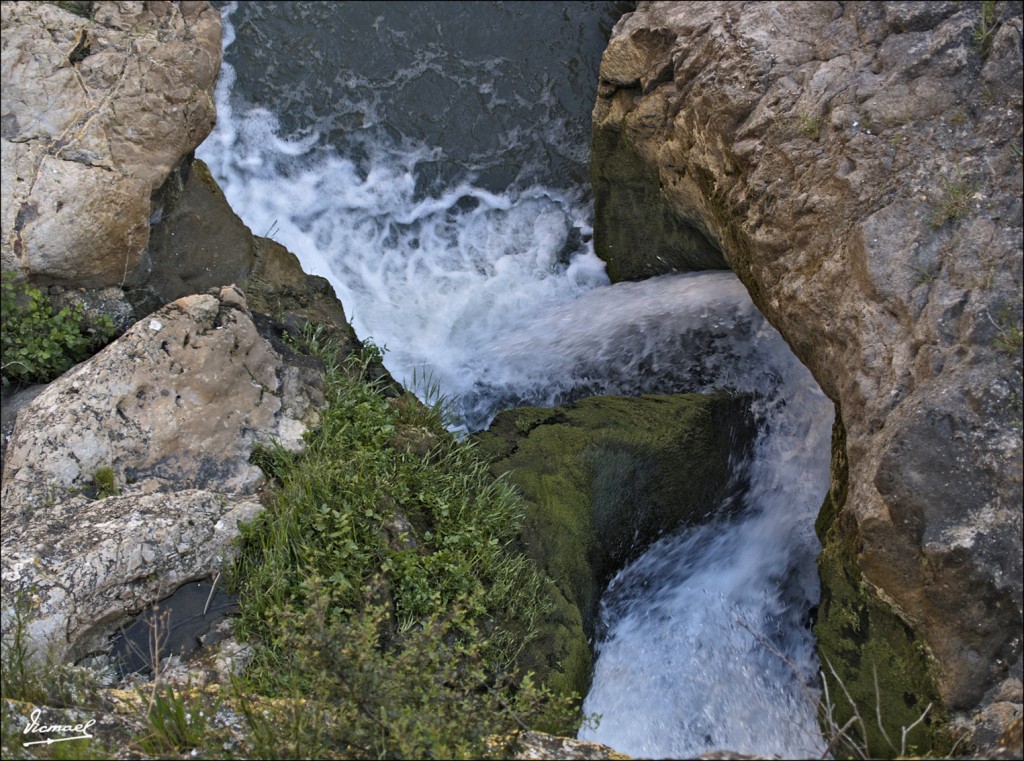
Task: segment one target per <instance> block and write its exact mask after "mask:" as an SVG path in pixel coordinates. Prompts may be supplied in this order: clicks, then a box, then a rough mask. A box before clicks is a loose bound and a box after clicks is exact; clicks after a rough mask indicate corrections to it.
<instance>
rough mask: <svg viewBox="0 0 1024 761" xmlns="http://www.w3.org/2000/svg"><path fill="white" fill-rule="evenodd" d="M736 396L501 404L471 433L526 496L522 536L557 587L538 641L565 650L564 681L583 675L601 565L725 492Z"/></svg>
mask: <svg viewBox="0 0 1024 761" xmlns="http://www.w3.org/2000/svg"><path fill="white" fill-rule="evenodd" d="M748 401H749V400H746V399H744V398H742V397H731V396H728V395H713V396H702V395H697V394H689V395H676V396H644V397H640V398H621V397H593V398H590V399H585V400H583V401H582V402H580V403H579V404H577V405H575V406H574V407H569V408H562V409H554V410H540V409H536V408H520V409H517V410H510V411H507V412H504V413H502V414H500V415H498V417H497V418H496V419H495V421H494V423H493V425H492V426H491V429H490V431H488V432H487V433H485V434H481V435H480V436H479V437H478V440H479V442H480V446H481V449H482V450H483V451H485V452H488V453H489V454H491V455H492V456H493V457H495V458H496V460H495V462H494V464H493V465H492V470H493V472H494V473H495V474H507V478H508V479H509V480H510V481H511V483H513V484H514V485H515V486H517V487H518V488H519V490H520V491H521V493H522V494H523V496H524V497H525V498H526V504H527V514H526V521H525V523H524V526H523V531H522V544H523V547H524V549H525V551H526V553H527V555H528V556H529V557H530V558H532V559H533V560H534V561H535V562H536V563H537V565H538V566H539V567H540V568H542V569H543V570H544V571H545V572H546V573H547V574H548V575H549V576H550V578H551V579H552V580H553V581H554V583H555V585H556V586H557V588H558V590H559V591H560V593H561V594H562V595H563V596H564V600H565V605H566V606H567V607H566V608H565V609H563V610H562V612H561V613H560V614H559V615H560V619H559V620H558V622H557V623H552V622H551V621H550V620H549V621H547V622H546V623H545V625H544V626H542V641H544V642H558V643H560V644H559V646H558V649H560V650H561V651H562V652H565V653H568V654H570V655H571V660H570V661H569V662H566V663H562V664H557V665H556V671H558V672H559V673H560V674H561V675H562V681H563V682H564V683H567V684H572V685H574V687H575V688H576V689H580V690H582V689H585V686H586V682H587V681H588V680H589V668H590V656H589V650H588V649H586V646H585V643H586V638H587V636H588V635H591V634H593V630H594V623H595V616H596V613H597V605H598V601H599V597H600V594H601V591H602V589H603V588H604V586H605V584H606V583H607V581H608V580H609V579H610V578H611V576H612V575H613V574H614V573H615V572H616V571H617V570H618V569H619V568H621V567H622V566H623V565H625V564H626V563H627V562H629V561H630V560H631V559H633V558H634V557H636V556H637V555H638V554H639V553H640V552H642V551H643V549H645V548H646V547H647V546H648V545H649V544H650V543H651V542H653V541H654V540H655V539H657V537H658V536H660V535H661V534H663V533H665V532H667V531H671V530H673V529H675V528H676V527H678V526H679V525H681V524H690V523H697V522H700V521H702V520H704V519H706V518H707V517H708V516H709V514H710V513H711V511H712V510H713V509H714V508H715V507H716V506H717V505H718V504H719V502H720V501H721V499H722V498H723V497H724V496H725V493H726V491H727V490H728V489H729V488H730V486H729V484H730V480H729V479H730V471H729V468H728V465H727V463H728V459H729V456H730V454H732V453H734V452H735V450H736V449H737V448H740V447H742V446H743V445H744V443H745V442H747V441H749V440H750V438H751V437H752V435H753V430H752V427H751V426H752V423H751V420H750V418H749V415H748V414H747V407H748ZM580 643H582V645H581V644H580ZM541 649H542V650H543V649H545V648H541Z"/></svg>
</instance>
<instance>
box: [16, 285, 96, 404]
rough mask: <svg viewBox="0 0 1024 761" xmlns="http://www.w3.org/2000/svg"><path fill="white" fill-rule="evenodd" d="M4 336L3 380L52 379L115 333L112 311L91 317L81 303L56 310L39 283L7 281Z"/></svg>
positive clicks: (44, 380) (37, 380)
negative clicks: (93, 320)
mask: <svg viewBox="0 0 1024 761" xmlns="http://www.w3.org/2000/svg"><path fill="white" fill-rule="evenodd" d="M2 312H3V317H2V321H0V334H2V336H0V342H2V344H3V366H2V368H3V374H2V377H3V383H4V384H5V385H6V384H7V383H8V382H9V381H10V380H15V381H21V382H24V383H48V382H49V381H52V380H53V379H54V378H57V377H58V376H60V375H61V374H62V373H64V372H66V371H67V370H69V369H70V368H71V367H72V366H73V365H75V364H77V363H79V362H81V361H83V360H85V359H88V358H89V357H90V356H92V354H94V353H95V352H96V351H97V350H98V349H99V348H101V347H102V346H103V345H104V344H105V343H106V342H107V341H108V340H109V339H110V338H111V336H113V334H114V324H113V321H112V320H111V319H110V318H109V317H106V316H104V317H102V318H100V319H99V320H96V321H95V322H90V321H89V320H88V319H87V318H86V317H85V314H84V310H83V309H82V307H81V305H75V306H74V307H70V306H65V307H62V308H61V309H59V310H58V311H56V312H54V310H53V305H52V304H51V303H50V300H49V299H48V298H47V297H46V296H44V295H43V294H42V292H41V291H40V290H39V289H38V288H32V287H30V286H28V285H22V286H21V287H20V288H15V286H14V285H13V284H11V283H9V282H5V283H4V284H3V288H2Z"/></svg>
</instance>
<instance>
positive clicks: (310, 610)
mask: <svg viewBox="0 0 1024 761" xmlns="http://www.w3.org/2000/svg"><path fill="white" fill-rule="evenodd" d="M302 342H303V343H304V344H305V348H306V349H307V350H308V351H311V352H312V353H314V354H315V355H316V356H319V357H320V358H321V359H322V360H323V361H324V363H325V366H326V367H327V377H326V389H327V394H326V395H327V399H328V405H327V407H326V408H325V409H324V410H323V411H322V413H321V424H320V427H319V429H318V430H317V431H315V432H314V433H312V434H310V435H309V436H308V437H307V444H306V450H305V452H304V453H303V454H301V455H298V456H297V455H293V454H290V453H288V452H286V451H284V450H283V449H280V448H273V447H268V448H264V449H262V450H261V451H260V453H259V454H258V456H257V458H256V462H258V463H259V464H260V465H261V467H263V468H264V469H265V470H266V471H267V472H268V473H269V474H270V475H271V476H272V477H273V479H274V482H275V488H274V494H273V496H272V497H271V500H270V504H269V506H268V510H267V511H266V512H265V513H264V514H263V516H261V518H260V519H258V520H257V521H256V522H255V523H254V524H253V525H252V526H250V527H249V528H248V529H247V530H246V531H245V533H244V539H245V543H244V547H243V552H242V554H241V557H240V560H239V562H238V564H237V566H236V567H235V569H234V576H235V583H236V585H237V587H238V588H239V591H240V595H241V596H240V606H241V611H242V617H241V620H240V621H239V625H238V631H239V633H240V634H241V635H242V636H243V637H245V638H247V639H249V640H250V641H253V642H257V643H259V646H258V647H257V649H256V653H255V657H254V660H253V663H252V665H251V667H250V669H249V671H248V673H247V675H246V677H245V679H246V685H247V686H246V691H247V692H248V693H257V694H269V695H276V696H279V697H283V698H289V699H298V698H299V697H304V698H309V699H314V700H316V701H317V702H318V705H320V706H321V707H322V710H323V711H324V715H325V716H330V717H334V718H333V719H332V720H331V721H326V724H325V726H327V725H329V726H332V727H335V728H336V729H334V730H330V732H329V735H330V738H329V741H330V747H333V748H342V749H344V750H342V753H343V755H346V756H353V757H371V756H372V757H380V756H381V755H387V756H391V757H445V758H448V757H466V756H474V755H479V754H480V753H482V752H483V745H482V743H483V738H485V737H489V736H491V735H494V734H497V733H500V732H503V731H504V732H508V731H510V730H512V729H514V728H515V727H517V726H520V724H519V722H520V721H521V722H523V723H524V724H527V723H529V725H530V726H533V727H535V728H536V727H537V725H538V723H543V724H545V725H546V726H548V727H551V728H560V729H563V730H566V731H572V730H574V729H575V726H576V725H577V723H578V704H577V702H576V701H578V697H577V696H564V697H556V696H554V695H552V694H551V693H549V692H548V691H546V690H545V689H543V688H542V687H539V686H536V685H534V684H533V681H532V679H526V678H525V677H523V676H522V675H518V674H517V672H516V670H515V666H514V664H515V659H516V657H517V655H518V653H519V651H520V649H521V648H522V646H523V644H524V643H525V642H527V641H529V639H530V638H531V637H533V636H534V635H535V631H536V628H537V626H536V622H537V619H538V616H539V615H541V613H542V612H543V610H544V605H545V603H544V600H543V598H542V595H541V592H540V589H541V584H540V576H539V574H538V572H537V571H536V569H535V568H534V567H533V566H532V565H531V564H530V563H529V561H528V560H527V559H526V558H525V557H524V556H523V555H522V554H519V553H516V552H513V551H512V550H511V549H510V547H509V545H510V543H511V542H512V541H513V540H514V539H515V538H516V536H517V534H518V531H519V526H520V522H521V520H522V516H523V505H522V502H521V500H520V499H519V497H518V496H517V495H516V494H515V493H514V491H513V490H512V489H511V487H510V486H509V485H508V484H506V483H505V482H504V481H495V480H493V478H491V476H490V475H489V472H488V469H487V465H486V462H485V461H484V460H483V459H482V458H481V457H480V456H479V455H478V454H477V451H476V449H475V446H473V445H470V444H468V443H460V442H459V441H457V440H456V439H455V438H454V437H453V436H452V435H451V434H450V433H449V432H448V431H447V430H445V427H444V424H443V410H444V404H443V402H442V401H441V400H434V402H435V403H433V404H431V405H430V406H424V405H421V404H419V403H418V402H417V401H416V400H415V399H412V398H411V397H408V396H407V397H397V398H395V397H390V398H389V397H385V396H384V395H382V394H381V393H380V383H379V382H368V381H367V378H366V376H367V373H368V372H372V370H371V367H372V366H373V365H374V364H375V363H376V362H379V358H380V353H379V351H378V350H377V349H376V348H375V347H372V346H369V347H367V348H366V350H365V351H363V352H362V353H359V354H355V355H352V356H350V357H348V358H346V359H345V360H344V361H341V362H339V361H338V359H337V351H336V346H335V344H334V342H333V341H332V340H331V339H330V337H329V335H328V334H327V333H326V332H324V331H318V330H317V329H315V328H308V329H307V330H306V331H304V333H303V337H302ZM410 426H413V427H417V428H425V429H429V433H430V435H431V436H432V437H434V438H435V439H436V441H437V443H436V445H435V446H433V447H432V449H431V451H430V456H429V457H424V456H422V455H421V454H417V453H415V452H411V451H408V449H407V448H405V447H402V446H401V445H400V444H399V442H400V440H401V437H402V431H403V430H406V429H408V428H409V427H410ZM261 721H262V720H261V719H259V718H258V717H255V718H254V723H253V725H252V727H251V732H252V733H253V736H254V737H255V736H263V737H264V739H265V740H269V739H270V738H269V737H268V736H267V735H268V733H267V732H265V731H263V729H261V728H260V726H257V725H258V724H260V722H261ZM275 721H279V722H283V723H285V724H287V723H288V722H289V721H290V720H289V719H288V717H287V716H283V717H280V718H279V720H275ZM264 729H265V728H264ZM325 731H326V730H325ZM285 734H287V733H285ZM307 739H308V738H307ZM261 742H264V741H261ZM325 742H327V740H325ZM267 750H268V749H267V747H265V744H264V747H263V748H262V750H261V752H267ZM299 753H302V754H306V755H310V754H312V755H316V749H313V748H310V747H309V746H308V744H305V745H304V744H302V743H300V742H299V738H296V739H295V741H294V742H292V741H289V744H288V745H287V747H284V748H279V749H278V751H276V752H275V754H284V755H292V754H299ZM272 755H273V754H272Z"/></svg>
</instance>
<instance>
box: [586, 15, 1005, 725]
mask: <svg viewBox="0 0 1024 761" xmlns="http://www.w3.org/2000/svg"><path fill="white" fill-rule="evenodd" d="M986 14H988V15H986ZM1021 30H1022V21H1021V4H1020V3H1006V2H998V3H995V4H982V3H953V2H934V3H909V2H889V3H874V2H865V3H857V2H853V3H830V2H818V3H774V2H767V3H754V2H751V3H744V2H726V3H717V2H716V3H712V2H707V3H705V2H695V3H641V4H640V7H639V9H638V10H637V11H636V12H635V13H633V14H628V15H627V16H625V17H624V18H623V19H622V20H621V21H620V22H619V24H618V25H617V26H616V28H615V30H614V32H613V35H612V39H611V41H610V43H609V46H608V48H607V51H606V53H605V55H604V59H603V61H602V64H601V74H600V80H601V84H600V90H599V93H598V100H597V104H596V107H595V110H594V143H593V149H594V165H593V171H592V177H593V182H594V188H595V196H596V207H597V211H598V215H599V218H598V219H597V220H596V221H595V243H596V245H597V248H598V253H599V255H601V256H602V257H603V258H606V259H608V260H609V270H610V271H611V272H612V273H613V274H614V275H615V276H616V277H618V278H619V279H629V278H636V277H643V276H646V275H649V274H654V273H656V272H665V271H669V270H673V269H680V270H686V269H694V268H700V267H706V266H720V264H719V265H716V264H715V259H716V257H719V258H720V261H721V262H724V263H727V264H728V265H729V266H730V267H731V268H732V269H734V270H735V271H736V272H737V274H738V275H739V276H740V278H741V279H742V281H743V282H744V284H745V285H746V286H747V288H748V289H749V290H750V292H751V295H752V296H753V298H754V301H755V303H756V304H757V305H758V306H759V307H760V309H761V310H762V311H763V312H764V314H765V315H766V316H767V318H768V319H769V321H770V322H771V323H772V324H773V325H775V326H776V327H777V328H778V329H779V331H780V332H781V333H782V335H783V336H784V337H785V338H786V340H787V341H788V342H789V344H790V345H791V346H792V347H793V349H794V351H795V352H796V354H797V355H798V356H799V357H800V358H801V360H802V361H803V362H804V363H805V364H806V365H807V366H808V367H809V368H810V369H811V371H812V372H813V374H814V376H815V378H817V380H818V382H819V383H820V384H821V386H822V388H823V390H824V391H825V392H826V393H827V394H828V395H829V396H830V397H831V398H832V399H833V400H834V401H835V402H836V404H837V412H838V415H837V418H838V419H839V421H840V423H839V425H838V426H837V437H836V447H835V451H834V468H833V479H834V488H833V495H832V496H833V502H834V504H833V505H832V508H831V509H832V512H831V514H830V520H828V521H826V523H827V525H825V526H823V529H824V530H823V533H824V534H825V535H826V554H828V553H830V552H831V553H832V558H833V559H835V558H837V557H839V556H840V555H842V553H843V552H845V553H846V555H844V557H846V556H848V558H849V560H850V562H849V564H847V565H846V566H844V567H843V568H842V571H841V572H842V573H843V574H845V575H846V577H847V580H848V581H849V582H850V584H849V585H848V586H849V587H850V588H851V589H854V590H866V591H865V592H864V594H866V595H869V596H870V597H871V600H872V601H871V604H870V605H868V604H867V603H864V604H861V603H860V602H859V603H856V604H847V605H845V607H844V606H843V605H841V604H840V602H841V601H840V600H839V599H838V597H833V598H831V599H830V598H829V593H830V592H829V589H830V584H831V583H832V581H833V579H830V578H826V577H825V573H824V572H825V570H826V568H825V566H824V565H823V587H824V591H823V604H822V611H821V614H822V618H823V621H825V625H826V626H827V627H828V626H831V627H832V630H833V631H844V632H846V635H844V636H847V635H848V636H849V637H850V639H851V641H859V642H860V644H861V645H863V643H864V642H863V641H864V638H865V637H868V630H869V629H870V625H871V623H872V622H873V621H874V620H875V619H874V618H872V616H874V615H875V614H872V613H870V612H869V608H872V609H873V610H876V611H882V610H883V609H885V610H886V611H888V613H886V615H892V616H893V617H894V619H895V620H896V621H897V622H898V623H899V625H900V626H903V630H901V631H902V634H900V635H899V636H906V637H908V638H909V640H908V642H909V643H910V644H911V645H912V648H911V649H914V648H916V649H918V650H920V651H922V652H923V653H926V654H927V655H928V657H927V658H925V660H926V661H927V663H928V665H929V670H930V671H931V676H932V677H933V678H934V680H935V685H936V687H935V688H936V690H937V693H938V697H939V700H940V702H941V703H942V704H943V705H944V706H945V708H946V709H948V710H949V711H951V712H953V713H954V714H955V715H959V716H961V717H963V716H966V715H969V714H971V713H972V712H975V710H976V709H978V708H979V707H984V706H985V705H988V704H990V703H991V701H992V700H994V699H995V698H994V695H995V694H996V693H998V692H999V691H1000V689H1001V688H1000V685H1003V686H1005V685H1006V684H1010V683H1013V682H1012V680H1014V679H1019V678H1020V674H1021V627H1022V551H1021V528H1022V527H1021V522H1022V513H1021V509H1020V505H1021V497H1022V472H1021V471H1022V462H1021V391H1020V385H1021V339H1020V336H1021V324H1022V315H1021V309H1022V307H1021V283H1022V257H1021V240H1022V204H1021V195H1020V188H1021V186H1022V163H1021V134H1022V133H1021V129H1022V127H1021V125H1022V116H1021V111H1022V91H1021V80H1022V52H1021V51H1022V43H1021ZM645 207H651V208H649V209H648V210H647V211H646V212H645V214H637V213H636V210H637V209H641V208H645ZM602 214H604V215H608V216H609V218H610V219H612V220H613V221H614V224H615V225H617V226H625V227H626V228H628V229H627V230H626V231H621V230H620V231H618V232H616V233H615V234H614V236H613V235H610V234H608V233H607V232H603V229H604V227H605V226H606V225H605V224H604V222H603V221H602V219H600V216H601V215H602ZM664 220H669V222H668V223H666V222H665V221H664ZM666 228H671V229H673V230H675V233H674V235H675V238H671V237H669V238H666V236H665V235H664V234H663V231H664V230H665V229H666ZM680 230H684V231H688V232H686V234H685V235H683V234H682V233H680V232H679V231H680ZM681 239H685V240H681ZM844 433H845V436H844V435H843V434H844ZM845 473H848V477H847V478H840V477H839V476H840V475H841V474H845ZM840 548H844V549H842V552H841V551H840ZM835 567H836V564H835V563H833V570H835ZM864 582H866V584H865V583H864ZM861 602H863V601H861ZM826 603H835V604H833V605H827V604H826ZM872 606H873V607H872ZM877 615H882V614H881V613H878V614H877ZM830 616H831V617H832V619H831V623H829V617H830ZM841 619H842V620H841ZM893 631H896V629H895V628H894V629H893ZM820 632H821V629H820V627H819V633H820ZM894 636H895V635H894ZM847 644H849V643H847ZM829 647H830V646H829V645H828V644H827V643H826V642H825V641H824V640H822V648H823V651H825V652H827V651H828V648H829ZM832 647H835V646H834V645H833V646H832ZM857 647H860V645H857ZM857 647H854V649H853V650H850V651H844V652H843V653H842V655H843V658H844V659H845V660H846V662H847V665H848V666H850V668H852V669H853V671H856V670H857V669H858V668H859V667H858V666H857V665H856V664H857V663H859V662H860V656H861V655H863V654H864V650H863V649H860V650H858V649H857ZM832 653H833V655H835V653H836V650H835V649H833V650H832ZM865 663H866V662H865ZM898 665H899V664H898V663H897V662H895V661H894V662H892V663H886V664H882V665H881V666H880V668H881V669H888V670H889V671H895V670H897V667H898ZM849 675H850V678H851V679H852V678H854V677H856V678H859V679H861V680H864V679H867V680H870V677H871V674H870V672H869V671H868V670H867V668H866V666H865V667H864V668H861V669H860V673H859V675H858V674H854V673H852V672H849ZM1006 680H1011V681H1010V682H1007V681H1006ZM1016 684H1018V685H1019V684H1020V682H1016ZM897 689H898V687H897V686H896V683H895V682H894V683H893V684H891V685H887V686H884V687H883V692H884V691H886V690H892V691H894V695H893V698H894V699H895V700H897V701H898V702H899V701H909V700H914V701H916V700H918V698H919V697H922V696H918V695H916V694H915V693H914V691H913V690H910V691H908V692H907V694H906V695H902V694H895V690H897ZM1003 692H1004V693H1005V692H1006V690H1003ZM1014 697H1015V702H1016V704H1017V706H1018V708H1017V710H1018V712H1019V704H1020V700H1021V696H1020V694H1019V688H1018V692H1017V693H1016V694H1015V695H1014ZM907 705H908V706H911V707H913V706H912V703H907ZM923 705H924V703H921V704H920V705H917V706H916V708H915V709H914V711H913V713H915V714H919V713H920V710H921V709H922V708H923ZM862 711H863V712H864V713H865V715H869V714H873V712H874V708H873V706H865V707H864V708H862ZM978 716H981V714H980V713H978V714H976V718H977V717H978ZM981 724H985V722H984V721H981ZM971 729H972V731H973V730H976V735H975V736H976V739H977V740H978V742H980V743H982V744H983V743H984V742H985V741H986V740H985V731H988V730H985V729H984V728H983V727H980V726H979V725H972V726H971ZM990 729H991V727H989V730H990Z"/></svg>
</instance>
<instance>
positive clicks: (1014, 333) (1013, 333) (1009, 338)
mask: <svg viewBox="0 0 1024 761" xmlns="http://www.w3.org/2000/svg"><path fill="white" fill-rule="evenodd" d="M990 319H991V318H990ZM993 324H995V326H996V329H997V330H998V331H999V335H998V336H997V337H996V339H995V340H994V341H993V342H992V343H993V345H994V346H995V347H996V348H997V349H999V351H1002V352H1005V353H1007V354H1011V355H1012V354H1016V353H1017V352H1019V351H1020V350H1021V346H1022V344H1024V327H1022V326H1021V325H1020V324H1019V323H1018V322H1017V321H1016V319H1015V318H1014V316H1013V313H1012V311H1011V310H1010V308H1009V307H1004V308H1003V309H1002V311H1000V313H999V320H998V322H996V321H993Z"/></svg>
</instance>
